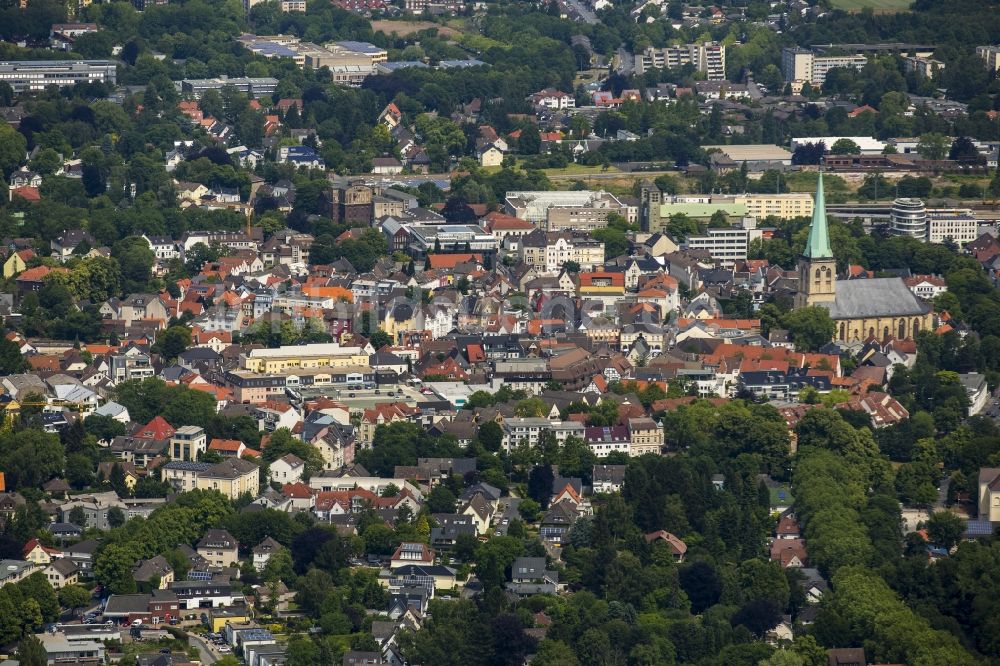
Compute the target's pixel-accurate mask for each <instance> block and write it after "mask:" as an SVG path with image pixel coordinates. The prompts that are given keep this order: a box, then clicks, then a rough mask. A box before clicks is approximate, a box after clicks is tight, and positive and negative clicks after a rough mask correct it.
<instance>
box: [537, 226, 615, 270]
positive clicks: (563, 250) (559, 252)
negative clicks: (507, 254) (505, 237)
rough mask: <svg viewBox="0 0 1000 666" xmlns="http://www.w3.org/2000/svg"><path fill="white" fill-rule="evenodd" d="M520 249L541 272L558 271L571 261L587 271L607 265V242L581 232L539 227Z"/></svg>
mask: <svg viewBox="0 0 1000 666" xmlns="http://www.w3.org/2000/svg"><path fill="white" fill-rule="evenodd" d="M518 250H519V251H518V254H519V257H520V259H521V261H522V262H524V263H525V264H527V265H528V266H530V267H532V268H534V269H536V270H538V271H539V272H540V273H556V272H558V271H559V270H560V269H561V268H562V267H563V264H565V263H566V262H567V261H572V262H575V263H577V264H579V265H580V270H583V271H590V270H594V269H595V268H597V267H599V266H602V265H604V243H602V242H600V241H597V240H594V239H593V238H591V237H590V236H586V235H581V234H571V233H566V232H563V233H559V232H551V231H550V232H546V231H542V230H541V229H536V230H535V231H533V232H531V233H530V234H528V235H526V236H524V237H523V238H522V239H521V242H520V245H519V248H518Z"/></svg>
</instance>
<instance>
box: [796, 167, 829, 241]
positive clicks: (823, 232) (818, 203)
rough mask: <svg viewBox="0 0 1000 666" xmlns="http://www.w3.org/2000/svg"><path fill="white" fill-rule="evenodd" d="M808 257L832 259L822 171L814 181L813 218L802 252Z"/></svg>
mask: <svg viewBox="0 0 1000 666" xmlns="http://www.w3.org/2000/svg"><path fill="white" fill-rule="evenodd" d="M802 254H803V255H804V256H806V257H808V258H810V259H832V258H833V250H832V249H830V230H829V228H828V227H827V225H826V201H825V198H824V196H823V172H822V171H820V172H819V180H818V181H817V183H816V200H815V201H814V202H813V219H812V224H811V225H810V226H809V240H808V241H806V249H805V251H804V252H803V253H802Z"/></svg>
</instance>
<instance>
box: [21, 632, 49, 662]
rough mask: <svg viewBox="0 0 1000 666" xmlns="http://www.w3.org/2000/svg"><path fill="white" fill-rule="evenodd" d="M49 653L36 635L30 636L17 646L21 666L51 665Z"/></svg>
mask: <svg viewBox="0 0 1000 666" xmlns="http://www.w3.org/2000/svg"><path fill="white" fill-rule="evenodd" d="M48 659H49V657H48V652H46V650H45V646H43V645H42V642H41V641H40V640H38V638H36V637H35V635H34V634H28V635H27V636H25V637H24V638H22V639H21V642H20V643H18V644H17V662H18V664H20V666H45V665H46V664H48V663H49V661H48Z"/></svg>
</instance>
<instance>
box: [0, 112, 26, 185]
mask: <svg viewBox="0 0 1000 666" xmlns="http://www.w3.org/2000/svg"><path fill="white" fill-rule="evenodd" d="M27 149H28V142H27V141H26V140H25V138H24V135H23V134H21V133H20V132H18V131H16V130H15V129H14V128H13V127H11V126H10V125H8V124H7V123H3V124H0V171H2V172H3V177H4V179H7V180H9V179H10V174H11V173H13V172H14V171H16V170H17V168H18V167H19V166H20V165H21V164H22V163H23V162H24V158H25V152H26V151H27Z"/></svg>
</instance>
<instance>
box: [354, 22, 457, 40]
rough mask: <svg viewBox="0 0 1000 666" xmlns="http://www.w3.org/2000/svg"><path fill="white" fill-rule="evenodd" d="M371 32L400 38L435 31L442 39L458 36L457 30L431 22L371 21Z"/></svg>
mask: <svg viewBox="0 0 1000 666" xmlns="http://www.w3.org/2000/svg"><path fill="white" fill-rule="evenodd" d="M371 23H372V30H373V31H375V32H379V31H381V32H384V33H385V34H387V35H391V34H392V33H396V34H397V35H399V36H400V37H405V36H407V35H410V34H413V33H414V32H420V31H421V30H431V29H437V31H438V34H439V35H441V36H442V37H454V36H455V35H457V34H459V32H458V30H455V29H454V28H449V27H448V26H445V25H441V24H440V23H433V22H431V21H392V20H379V21H372V22H371Z"/></svg>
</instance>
